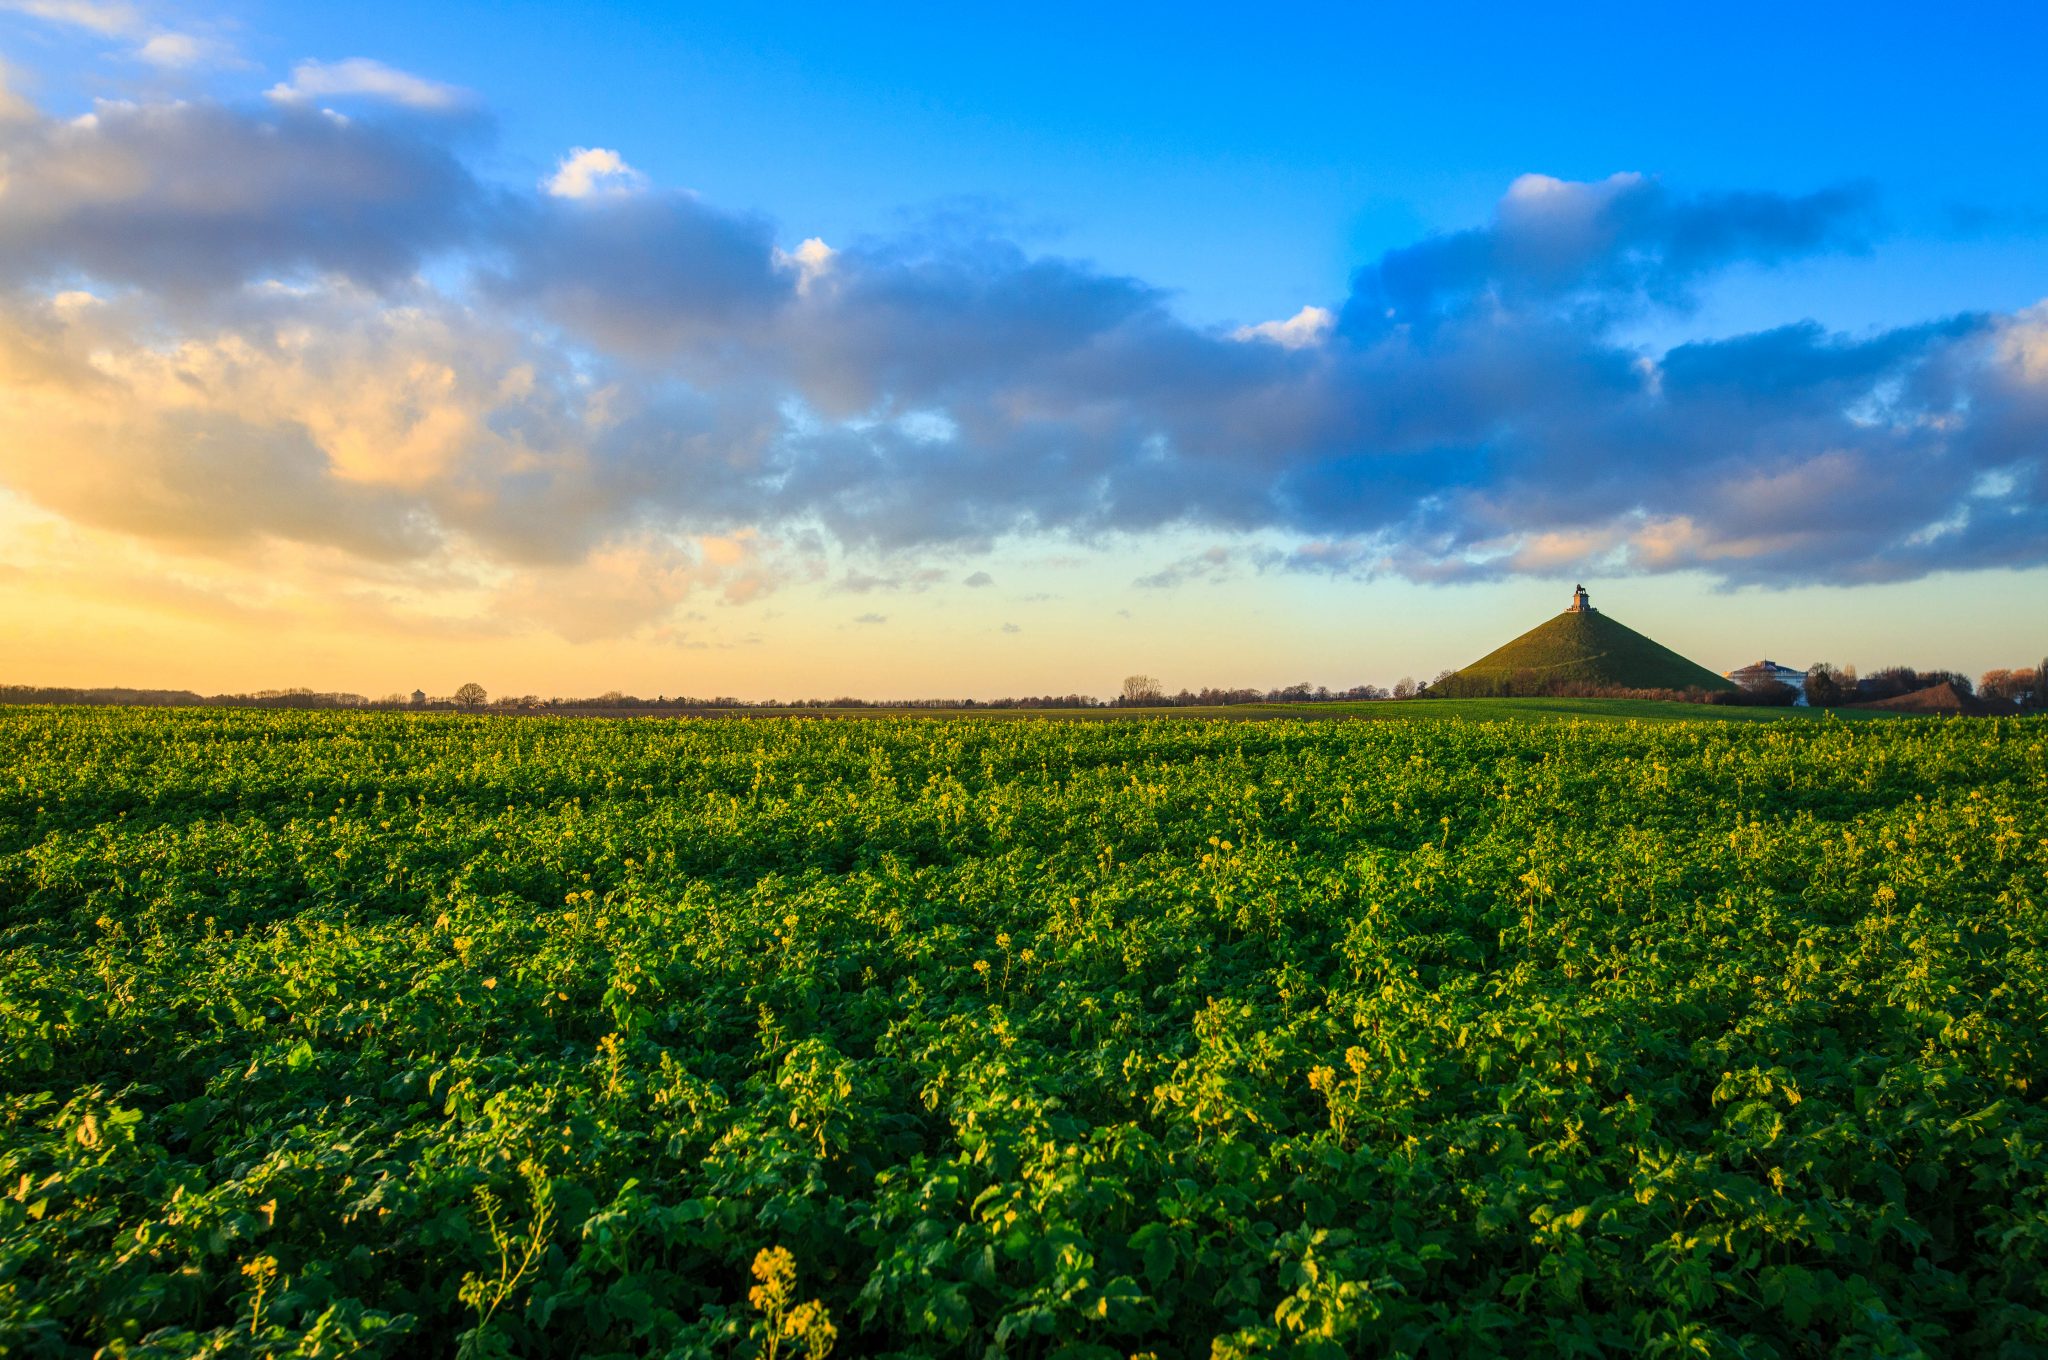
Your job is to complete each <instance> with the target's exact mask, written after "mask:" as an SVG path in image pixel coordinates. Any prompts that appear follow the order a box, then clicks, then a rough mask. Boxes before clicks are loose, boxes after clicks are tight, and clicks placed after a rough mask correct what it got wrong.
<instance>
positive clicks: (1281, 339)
mask: <svg viewBox="0 0 2048 1360" xmlns="http://www.w3.org/2000/svg"><path fill="white" fill-rule="evenodd" d="M1336 324H1337V318H1336V316H1335V315H1333V314H1332V313H1331V311H1330V309H1329V308H1327V307H1304V308H1302V309H1301V310H1300V311H1298V312H1296V313H1295V314H1294V315H1293V316H1290V317H1288V318H1287V319H1286V320H1285V321H1261V322H1260V323H1259V324H1258V325H1256V326H1239V327H1238V328H1237V329H1236V330H1234V331H1232V332H1231V333H1230V338H1231V339H1233V340H1264V341H1267V342H1269V343H1271V344H1275V345H1279V346H1282V347H1283V348H1286V349H1305V348H1307V347H1308V346H1310V345H1320V344H1321V343H1322V342H1323V340H1324V338H1325V337H1326V336H1328V335H1329V333H1330V328H1331V327H1332V326H1335V325H1336Z"/></svg>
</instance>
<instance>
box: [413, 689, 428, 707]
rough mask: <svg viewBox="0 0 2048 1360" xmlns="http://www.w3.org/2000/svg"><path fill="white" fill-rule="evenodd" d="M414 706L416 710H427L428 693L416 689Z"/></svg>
mask: <svg viewBox="0 0 2048 1360" xmlns="http://www.w3.org/2000/svg"><path fill="white" fill-rule="evenodd" d="M412 706H413V707H414V708H425V707H426V706H427V692H426V691H425V690H423V689H416V690H414V691H413V692H412Z"/></svg>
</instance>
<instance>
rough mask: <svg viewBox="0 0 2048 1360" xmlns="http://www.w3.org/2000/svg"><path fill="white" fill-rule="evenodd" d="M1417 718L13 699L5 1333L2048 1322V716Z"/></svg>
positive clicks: (1658, 1347) (716, 1352) (1960, 1338)
mask: <svg viewBox="0 0 2048 1360" xmlns="http://www.w3.org/2000/svg"><path fill="white" fill-rule="evenodd" d="M1369 707H1372V708H1375V709H1377V708H1379V707H1386V708H1391V709H1397V710H1399V713H1398V716H1399V717H1401V718H1403V719H1406V720H1404V721H1387V722H1298V721H1289V720H1287V719H1285V718H1276V719H1275V720H1272V721H1265V722H1203V721H1189V722H1164V721H1157V722H1124V723H1069V722H1043V721H1032V720H1020V721H1014V722H1000V723H997V722H985V721H957V720H929V719H918V718H877V719H874V720H872V721H866V722H841V721H805V720H791V721H781V722H735V721H730V720H724V719H698V720H667V721H648V722H596V721H583V720H575V719H547V718H536V719H522V720H516V721H514V720H504V719H494V718H465V717H458V716H452V715H451V716H411V715H404V714H390V713H379V714H355V715H349V714H339V713H263V712H220V711H204V710H158V711H135V710H104V709H93V710H88V709H32V708H22V709H12V710H0V1355H7V1356H90V1355H94V1354H98V1355H102V1356H106V1357H131V1356H153V1357H173V1356H178V1357H183V1356H194V1355H233V1356H315V1355H318V1356H342V1355H447V1354H453V1353H458V1352H459V1353H465V1354H470V1355H519V1356H533V1357H543V1356H545V1357H589V1356H621V1357H623V1356H770V1355H773V1356H778V1357H795V1356H812V1357H815V1356H819V1355H822V1354H824V1353H826V1351H827V1350H828V1349H832V1350H833V1353H835V1354H838V1355H841V1356H848V1355H862V1356H864V1355H877V1354H900V1355H905V1356H911V1355H918V1356H924V1355H937V1356H960V1357H981V1356H985V1355H999V1356H1033V1357H1036V1356H1055V1355H1057V1356H1071V1357H1123V1356H1132V1355H1143V1354H1146V1353H1151V1354H1154V1355H1157V1356H1160V1357H1168V1356H1211V1355H1214V1356H1218V1357H1235V1356H1250V1355H1265V1354H1278V1353H1283V1352H1285V1353H1290V1354H1303V1355H1314V1356H1329V1357H1336V1356H1346V1355H1356V1356H1362V1355H1378V1354H1404V1355H1416V1356H1444V1357H1451V1356H1466V1355H1487V1354H1501V1355H1542V1356H1550V1355H1579V1356H1589V1355H1615V1356H1622V1355H1640V1354H1650V1355H1680V1354H1683V1355H1702V1356H1760V1357H1761V1356H1778V1357H1795V1356H1818V1355H1845V1356H1880V1355H1884V1356H1906V1355H1956V1356H2025V1355H2037V1354H2041V1353H2043V1352H2044V1350H2048V1294H2044V1280H2048V1106H2044V1102H2043V1096H2044V1091H2048V723H2044V722H2043V721H2041V720H2037V719H2027V720H2017V719H1998V720H1980V721H1944V720H1938V719H1895V720H1887V721H1883V722H1867V723H1846V722H1841V721H1837V720H1833V719H1830V718H1827V717H1825V716H1806V715H1801V716H1799V717H1796V718H1783V717H1782V715H1781V714H1780V713H1771V712H1770V711H1765V710H1691V711H1689V712H1688V713H1687V714H1686V716H1687V717H1692V718H1703V719H1704V718H1713V719H1719V718H1728V717H1740V718H1750V717H1761V716H1764V715H1765V714H1766V713H1769V715H1770V716H1771V717H1773V718H1774V719H1778V720H1774V721H1761V722H1748V721H1744V722H1720V721H1691V722H1655V723H1647V722H1621V721H1613V722H1598V723H1594V722H1575V721H1544V722H1513V723H1489V722H1479V721H1429V720H1421V719H1417V718H1416V717H1415V715H1416V714H1426V713H1432V712H1436V711H1439V710H1438V708H1437V706H1435V705H1429V704H1406V705H1386V706H1369ZM1442 711H1447V712H1455V713H1462V714H1465V715H1466V716H1471V715H1474V714H1478V713H1483V712H1484V711H1485V710H1483V709H1480V708H1477V707H1475V706H1472V705H1464V706H1455V707H1454V706H1452V705H1448V704H1446V705H1444V706H1443V708H1442ZM1512 711H1514V712H1516V713H1518V714H1528V713H1531V712H1534V711H1535V709H1534V707H1533V706H1532V704H1530V703H1529V702H1526V701H1522V702H1517V703H1515V704H1514V705H1513V706H1512ZM1550 711H1553V712H1557V713H1559V714H1560V716H1562V717H1569V716H1572V714H1571V713H1570V711H1569V710H1560V709H1552V710H1550ZM1604 711H1606V712H1608V713H1609V714H1612V713H1613V712H1615V710H1614V709H1612V708H1608V709H1606V710H1604Z"/></svg>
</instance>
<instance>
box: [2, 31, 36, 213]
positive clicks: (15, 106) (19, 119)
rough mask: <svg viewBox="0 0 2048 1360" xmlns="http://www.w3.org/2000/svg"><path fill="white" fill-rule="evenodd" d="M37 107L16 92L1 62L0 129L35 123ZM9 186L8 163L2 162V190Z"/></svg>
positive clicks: (4, 63) (3, 63)
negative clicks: (9, 124)
mask: <svg viewBox="0 0 2048 1360" xmlns="http://www.w3.org/2000/svg"><path fill="white" fill-rule="evenodd" d="M35 116H36V106H35V105H33V104H31V103H29V102H28V101H27V100H26V99H23V98H22V97H21V96H20V95H18V94H16V93H15V92H14V89H13V87H12V86H11V84H10V83H9V81H8V72H7V63H6V62H4V61H0V127H4V126H6V125H7V124H8V123H28V122H33V121H34V120H35ZM6 184H7V174H6V163H5V162H4V161H0V188H5V187H6Z"/></svg>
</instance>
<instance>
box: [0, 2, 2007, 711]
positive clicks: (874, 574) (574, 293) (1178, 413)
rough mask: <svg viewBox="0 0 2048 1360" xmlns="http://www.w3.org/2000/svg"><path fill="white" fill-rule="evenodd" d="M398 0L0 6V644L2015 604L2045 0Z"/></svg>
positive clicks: (1926, 628)
mask: <svg viewBox="0 0 2048 1360" xmlns="http://www.w3.org/2000/svg"><path fill="white" fill-rule="evenodd" d="M428 8H430V9H431V15H430V17H426V18H423V17H422V13H421V7H417V6H412V5H398V4H377V3H368V4H352V5H348V6H300V5H285V4H282V3H273V4H256V3H246V4H233V3H230V4H226V5H222V6H212V5H205V4H198V3H193V4H178V5H171V4H155V3H150V0H133V2H132V3H130V2H127V0H0V584H4V586H5V587H6V589H5V591H4V593H0V655H4V656H5V658H6V661H7V664H6V667H5V671H6V674H5V675H0V680H6V681H13V682H29V683H96V684H122V683H125V684H148V685H180V686H191V687H195V688H201V689H209V690H213V689H251V688H260V687H269V686H278V685H288V684H308V685H315V686H319V687H323V688H326V687H340V688H349V689H355V690H360V691H363V692H368V693H383V692H385V691H388V690H393V689H406V690H409V689H411V688H412V687H413V686H415V685H420V686H423V687H425V688H427V689H429V690H431V691H438V692H446V691H447V690H450V689H452V688H453V687H454V686H455V685H456V684H458V683H460V682H462V681H464V680H470V679H475V680H478V681H480V682H482V683H484V684H485V685H486V686H487V687H488V688H490V689H492V690H493V691H512V692H527V691H532V692H539V693H543V694H546V693H593V692H597V691H601V690H604V689H607V688H613V687H617V688H622V689H626V690H629V691H638V692H644V693H649V694H652V693H657V692H665V693H677V692H685V693H693V694H709V693H737V694H744V695H753V696H763V697H765V696H771V695H774V696H795V695H810V694H820V693H856V694H867V695H875V696H883V695H932V694H961V695H980V696H992V695H996V694H1004V693H1021V692H1044V691H1049V690H1050V691H1060V692H1065V691H1072V690H1080V691H1084V692H1093V693H1109V692H1112V691H1113V690H1114V689H1115V687H1116V684H1117V682H1118V680H1119V678H1120V677H1121V676H1122V675H1124V674H1126V673H1128V672H1130V671H1134V670H1143V671H1148V672H1151V673H1153V674H1156V675H1159V676H1160V677H1161V678H1162V679H1164V680H1165V681H1166V682H1167V683H1168V684H1169V685H1171V686H1176V687H1177V686H1180V685H1183V684H1185V685H1189V686H1200V685H1204V684H1229V685H1238V684H1254V685H1261V686H1265V685H1279V684H1285V683H1290V682H1292V681H1295V680H1303V679H1305V680H1309V681H1311V682H1319V683H1326V684H1329V685H1331V686H1333V687H1343V686H1348V685H1352V684H1357V683H1361V682H1366V681H1372V682H1376V683H1382V684H1384V683H1389V682H1391V681H1392V680H1393V679H1395V678H1396V677H1398V676H1400V675H1402V674H1404V673H1410V674H1417V675H1429V674H1433V673H1434V672H1435V671H1437V670H1439V669H1441V668H1444V667H1448V666H1454V665H1457V664H1459V663H1462V662H1464V661H1468V660H1470V659H1472V657H1473V656H1475V655H1477V654H1479V653H1481V652H1484V651H1486V650H1488V649H1490V648H1491V647H1492V646H1493V645H1495V644H1496V643H1497V642H1499V641H1501V640H1503V639H1504V638H1505V637H1507V636H1509V635H1511V634H1512V633H1514V632H1516V631H1519V630H1520V629H1521V628H1523V627H1527V626H1530V625H1532V624H1534V623H1536V622H1538V621H1540V620H1541V619H1542V618H1543V617H1545V616H1547V615H1548V614H1550V613H1553V612H1555V611H1556V610H1557V609H1558V608H1561V607H1562V605H1563V604H1564V603H1565V599H1566V595H1567V593H1568V592H1569V590H1570V587H1571V586H1572V585H1573V584H1574V583H1575V582H1577V581H1581V580H1583V581H1585V582H1586V583H1587V585H1588V586H1589V587H1590V588H1591V589H1592V590H1593V592H1594V597H1595V601H1596V603H1599V604H1601V605H1603V606H1604V607H1605V608H1606V609H1607V610H1608V611H1609V612H1610V613H1612V614H1613V615H1615V616H1616V617H1618V618H1620V619H1622V620H1623V621H1625V622H1628V623H1630V624H1632V625H1634V626H1636V627H1639V628H1642V629H1643V630H1644V631H1647V632H1650V633H1652V634H1653V635H1655V636H1657V637H1658V638H1660V639H1661V640H1663V641H1665V642H1667V643H1669V644H1671V645H1673V646H1675V647H1677V648H1679V650H1681V651H1684V652H1687V653H1688V654H1690V655H1692V656H1694V657H1696V658H1697V659H1699V660H1701V661H1703V662H1705V663H1706V664H1708V665H1710V666H1713V667H1714V668H1716V669H1726V668H1727V667H1729V666H1733V665H1736V664H1739V663H1741V662H1744V661H1748V660H1753V659H1755V658H1757V657H1759V656H1766V655H1767V656H1770V657H1772V658H1774V659H1777V660H1780V661H1785V662H1790V663H1792V664H1796V665H1805V664H1807V663H1808V662H1811V661H1813V660H1816V659H1830V660H1834V661H1837V662H1849V663H1854V664H1857V665H1860V666H1863V667H1865V668H1866V669H1867V668H1870V667H1874V666H1877V665H1882V664H1885V663H1888V662H1894V661H1905V662H1912V663H1915V664H1920V665H1934V664H1941V665H1952V666H1958V667H1963V668H1967V669H1970V670H1973V671H1974V670H1979V669H1982V668H1985V667H1988V666H1991V665H2002V664H2019V663H2023V662H2026V661H2028V660H2031V659H2032V658H2034V657H2035V656H2037V655H2038V653H2039V652H2040V651H2042V650H2043V648H2044V646H2048V305H2044V303H2043V298H2044V297H2048V249H2044V248H2043V247H2044V244H2048V172H2044V169H2043V167H2044V166H2048V148H2044V146H2043V141H2044V138H2048V133H2044V132H2043V129H2044V128H2048V84H2044V82H2042V81H2040V80H2039V79H2038V72H2037V71H2036V70H2035V69H2033V68H2034V64H2035V62H2036V60H2037V58H2038V54H2039V53H2040V52H2041V51H2043V50H2048V22H2044V20H2043V18H2042V17H2041V13H2042V12H2041V11H2039V10H2038V9H2034V8H2032V7H2026V6H2012V7H2010V8H2006V7H2001V6H1993V7H1992V12H1993V13H1995V15H1996V22H1993V20H1992V19H1991V18H1989V17H1986V14H1985V13H1978V14H1977V15H1975V17H1973V18H1971V19H1970V20H1969V21H1968V22H1967V24H1963V23H1958V24H1956V26H1955V27H1953V28H1951V29H1947V30H1943V29H1942V28H1940V27H1938V24H1939V23H1940V22H1941V21H1940V20H1939V19H1937V18H1935V17H1932V12H1931V11H1928V10H1926V9H1924V8H1923V7H1913V8H1907V7H1903V6H1901V7H1897V8H1895V9H1890V10H1888V9H1887V7H1884V6H1876V7H1873V6H1870V5H1867V4H1866V5H1859V6H1855V7H1853V8H1849V7H1843V8H1840V9H1830V8H1828V7H1824V6H1811V7H1799V8H1798V9H1797V10H1796V12H1788V11H1787V10H1786V9H1785V8H1784V7H1782V6H1771V7H1761V8H1758V9H1756V10H1754V11H1752V12H1744V11H1743V10H1741V9H1740V8H1729V7H1721V8H1717V9H1715V10H1714V11H1712V14H1711V18H1710V19H1709V18H1707V17H1702V18H1701V19H1699V20H1697V21H1684V22H1678V21H1669V20H1665V21H1656V22H1652V21H1649V20H1646V19H1645V18H1644V17H1643V12H1642V11H1641V8H1640V7H1639V6H1630V7H1621V6H1616V7H1613V8H1606V9H1602V8H1596V7H1588V8H1586V9H1583V10H1581V11H1579V12H1578V13H1577V14H1576V15H1575V16H1574V17H1571V18H1567V19H1558V18H1555V17H1552V16H1548V15H1544V16H1536V15H1535V14H1534V13H1533V11H1531V10H1530V9H1529V7H1515V8H1513V9H1509V8H1506V7H1503V8H1502V9H1500V10H1491V9H1485V8H1458V7H1447V8H1436V9H1433V10H1432V16H1433V17H1430V18H1428V19H1418V18H1416V17H1413V16H1410V17H1407V18H1399V19H1394V18H1388V17H1386V16H1383V15H1380V16H1366V17H1359V16H1357V15H1353V14H1351V13H1349V11H1348V10H1345V11H1339V10H1335V9H1333V10H1331V11H1329V12H1327V13H1323V14H1317V13H1315V12H1314V11H1312V10H1300V11H1290V12H1287V13H1281V12H1279V11H1256V12H1254V11H1245V10H1241V9H1237V8H1218V9H1215V10H1213V11H1206V10H1204V9H1203V8H1201V7H1198V6H1188V5H1176V6H1171V7H1167V6H1160V7H1156V8H1146V7H1142V6H1133V7H1128V8H1124V9H1122V10H1121V11H1120V13H1119V15H1118V16H1117V17H1114V18H1109V19H1105V18H1104V17H1102V16H1101V15H1100V14H1097V13H1094V12H1092V10H1093V9H1094V8H1096V7H1082V6H1073V7H1060V6H1054V7H1050V8H1043V7H1041V8H1034V9H1033V10H1032V12H1031V14H1030V16H1029V21H1028V23H1027V22H1025V21H1024V20H1023V19H1022V18H1020V17H1019V15H1020V14H1021V11H1019V12H1010V13H1009V17H1007V18H1004V19H1001V20H1000V21H995V20H990V21H979V20H973V19H968V18H963V14H964V11H962V9H961V8H960V7H959V6H944V7H942V6H929V7H876V6H860V7H831V8H810V7H806V6H801V5H781V6H773V7H767V6H732V7H730V9H731V10H732V13H730V14H727V15H725V16H716V15H709V16H707V15H705V14H701V13H693V14H691V15H690V16H689V17H687V18H680V19H679V18H676V17H675V16H674V15H672V14H668V13H666V11H668V10H670V9H672V8H675V7H671V6H657V5H652V4H644V5H633V4H624V3H617V4H609V5H605V4H578V5H574V6H570V5H565V4H554V5H545V4H536V3H524V4H505V3H494V4H488V5H486V4H481V3H443V4H437V5H435V6H432V7H428ZM693 8H694V9H704V8H708V7H693ZM771 10H772V12H770V11H771Z"/></svg>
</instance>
